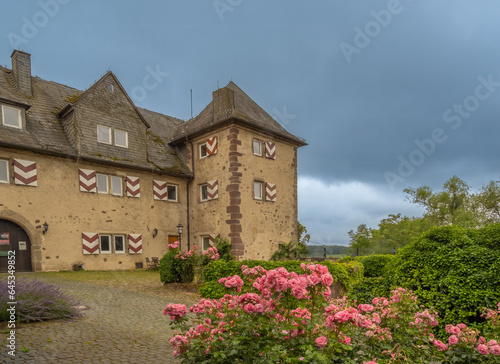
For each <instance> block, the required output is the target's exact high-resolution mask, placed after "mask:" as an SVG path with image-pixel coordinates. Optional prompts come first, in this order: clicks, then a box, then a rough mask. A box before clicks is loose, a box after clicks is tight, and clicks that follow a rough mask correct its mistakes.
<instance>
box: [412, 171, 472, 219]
mask: <svg viewBox="0 0 500 364" xmlns="http://www.w3.org/2000/svg"><path fill="white" fill-rule="evenodd" d="M404 192H405V193H406V194H407V199H408V200H409V201H410V202H412V203H415V204H417V205H420V206H423V207H425V209H426V213H425V215H424V216H425V217H427V218H429V219H430V220H431V222H432V223H433V224H434V225H438V226H443V225H458V226H462V227H477V226H478V221H479V219H478V216H477V213H476V212H475V211H474V209H473V206H474V204H473V200H472V199H471V197H472V196H471V193H470V186H469V185H468V184H467V183H465V182H464V181H463V180H461V179H460V178H458V177H457V176H453V177H451V178H450V179H449V180H448V181H446V182H445V184H444V185H443V191H441V192H434V191H432V189H431V188H430V187H428V186H422V187H418V188H416V189H414V188H406V189H404Z"/></svg>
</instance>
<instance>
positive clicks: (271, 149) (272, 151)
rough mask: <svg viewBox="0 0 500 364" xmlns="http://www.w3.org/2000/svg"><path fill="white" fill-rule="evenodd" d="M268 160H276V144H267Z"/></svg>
mask: <svg viewBox="0 0 500 364" xmlns="http://www.w3.org/2000/svg"><path fill="white" fill-rule="evenodd" d="M266 158H269V159H276V144H274V143H273V142H266Z"/></svg>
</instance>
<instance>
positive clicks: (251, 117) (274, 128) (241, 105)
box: [171, 81, 307, 146]
mask: <svg viewBox="0 0 500 364" xmlns="http://www.w3.org/2000/svg"><path fill="white" fill-rule="evenodd" d="M226 88H228V89H230V90H232V91H234V105H233V107H232V108H231V109H228V110H227V112H226V115H227V117H225V118H223V119H220V120H216V118H215V117H214V101H212V102H211V103H210V104H208V105H207V107H206V108H205V109H204V110H203V111H202V112H201V113H200V114H199V115H198V116H196V117H194V118H193V119H191V120H189V121H187V122H185V123H184V124H181V125H180V126H179V128H178V129H177V131H176V133H175V135H174V136H173V137H172V139H171V142H172V143H176V142H179V141H182V140H183V139H185V138H187V137H192V136H195V135H198V134H201V133H203V132H205V131H207V130H212V129H214V128H215V127H217V126H219V125H221V124H224V123H227V122H228V121H231V120H235V121H237V122H239V123H242V124H244V125H247V126H249V127H251V128H253V129H255V130H258V131H264V132H266V133H269V134H271V135H275V136H277V137H281V138H284V139H286V140H288V141H290V142H292V143H294V144H296V145H298V146H304V145H307V143H306V142H305V141H304V140H302V139H300V138H298V137H296V136H295V135H293V134H291V133H289V132H288V131H286V130H285V128H283V127H282V126H281V125H280V124H279V123H278V122H277V121H276V120H274V119H273V118H272V117H271V116H270V115H269V114H268V113H267V112H266V111H265V110H264V109H262V108H261V107H260V106H259V105H258V104H257V103H256V102H255V101H253V100H252V98H250V97H249V96H248V95H247V94H246V93H245V92H243V90H241V89H240V88H239V87H238V86H237V85H236V84H235V83H234V82H233V81H231V82H229V84H228V85H227V86H226Z"/></svg>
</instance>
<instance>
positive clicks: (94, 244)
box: [82, 233, 99, 254]
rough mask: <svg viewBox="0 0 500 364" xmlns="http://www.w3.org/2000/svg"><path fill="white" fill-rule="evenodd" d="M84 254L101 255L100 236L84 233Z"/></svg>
mask: <svg viewBox="0 0 500 364" xmlns="http://www.w3.org/2000/svg"><path fill="white" fill-rule="evenodd" d="M82 244H83V254H99V234H98V233H82Z"/></svg>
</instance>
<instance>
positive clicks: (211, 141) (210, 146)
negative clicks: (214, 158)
mask: <svg viewBox="0 0 500 364" xmlns="http://www.w3.org/2000/svg"><path fill="white" fill-rule="evenodd" d="M215 153H217V137H216V136H214V137H211V138H208V139H207V155H214V154H215Z"/></svg>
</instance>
